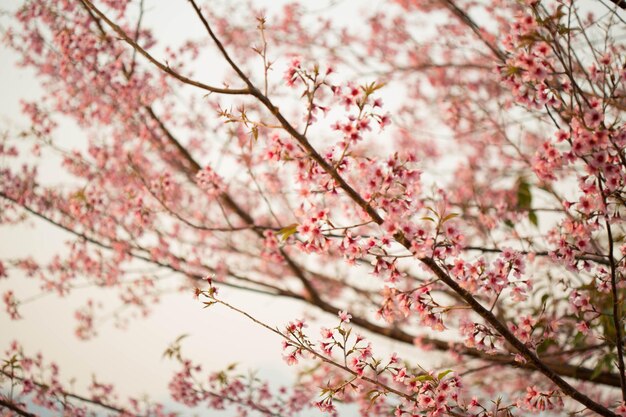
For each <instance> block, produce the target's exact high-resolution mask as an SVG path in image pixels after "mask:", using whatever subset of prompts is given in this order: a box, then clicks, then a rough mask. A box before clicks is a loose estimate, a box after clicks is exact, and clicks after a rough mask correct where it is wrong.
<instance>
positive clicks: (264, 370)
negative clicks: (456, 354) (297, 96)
mask: <svg viewBox="0 0 626 417" xmlns="http://www.w3.org/2000/svg"><path fill="white" fill-rule="evenodd" d="M146 3H147V5H148V9H149V10H150V11H149V13H148V14H147V15H146V23H147V25H148V26H152V27H158V28H159V29H158V31H157V32H156V35H157V38H159V39H167V41H168V43H169V42H170V41H171V42H172V43H175V40H176V39H179V38H180V39H182V38H184V37H186V36H187V35H188V34H189V32H190V29H189V27H185V26H183V27H184V28H185V30H186V32H183V31H181V27H180V26H181V25H180V23H181V22H183V21H184V20H185V18H186V17H187V16H188V12H189V10H188V4H187V2H186V1H184V0H171V1H168V2H164V1H157V0H148V1H147V2H146ZM282 3H284V2H283V1H280V2H278V1H272V0H265V4H267V5H272V8H275V7H277V5H278V4H282ZM304 3H307V2H304ZM371 3H376V2H368V3H367V4H371ZM16 4H17V2H16V3H13V2H9V1H4V2H2V3H1V4H0V9H5V10H6V9H7V8H9V9H12V8H14V7H15V5H16ZM309 4H311V3H309ZM351 4H352V5H353V3H351ZM361 4H366V3H365V2H364V3H361ZM341 7H342V8H340V9H339V10H342V9H345V8H346V5H345V4H342V5H341ZM346 12H348V10H347V9H346ZM352 13H353V12H352ZM338 15H341V14H340V13H338ZM0 21H2V22H6V20H0ZM3 24H4V23H3ZM197 29H198V30H200V27H199V25H198V28H197ZM15 61H16V56H15V55H14V54H13V53H12V52H10V51H8V50H7V49H6V48H4V47H0V62H2V64H3V65H0V91H2V95H1V97H2V98H1V99H0V130H2V131H4V130H14V131H15V130H17V129H23V128H25V127H27V120H26V119H25V118H24V117H22V116H21V115H20V113H19V108H20V105H19V101H20V99H35V98H36V97H37V96H38V95H39V94H40V91H41V90H40V87H39V86H38V82H37V80H36V79H35V77H34V74H33V72H32V71H29V70H25V69H23V68H16V67H15V65H14V64H15ZM209 76H210V74H209ZM59 133H62V134H63V135H64V136H67V137H66V138H64V145H65V147H66V148H70V147H71V146H72V144H79V143H80V142H81V141H82V140H83V138H82V137H81V134H80V131H79V130H78V129H76V128H75V127H73V126H72V125H71V124H68V126H67V127H65V126H64V130H62V131H60V132H59ZM57 136H58V135H57ZM3 163H6V161H3V160H1V159H0V165H1V164H3ZM54 166H55V165H54V164H53V163H50V166H45V167H44V169H49V170H50V169H51V170H53V171H52V172H50V171H48V172H50V175H51V178H53V179H54V180H58V179H59V178H60V177H56V176H58V175H61V174H60V173H59V172H58V171H57V170H55V168H54ZM0 181H2V179H1V178H0ZM30 225H31V227H27V226H24V225H20V226H16V227H1V228H0V259H7V258H14V257H21V256H27V255H31V256H33V257H35V258H36V259H47V258H49V257H50V256H51V255H52V254H55V253H57V252H58V251H59V250H62V247H63V242H64V241H65V240H66V239H67V238H68V237H69V236H68V235H67V234H66V233H65V232H62V231H60V230H58V229H56V228H54V227H53V226H50V225H47V224H44V223H43V222H42V221H38V220H33V221H32V222H30ZM38 286H39V283H38V282H37V281H35V280H32V279H28V278H27V277H25V276H23V275H21V274H19V273H16V272H15V271H12V272H11V274H10V278H9V279H8V280H1V281H0V294H2V293H4V292H5V291H7V290H9V289H11V290H13V291H14V292H15V293H16V296H17V297H18V299H26V298H29V297H31V296H33V295H36V294H38V293H39V292H40V291H39V288H38ZM101 293H102V290H100V289H95V290H94V289H80V290H75V291H74V292H73V293H72V294H71V295H70V296H69V297H66V298H58V297H57V296H56V295H48V296H45V297H42V298H38V299H36V300H34V301H32V302H29V303H27V304H25V305H23V306H21V308H20V313H21V314H22V316H23V319H22V320H19V321H11V320H10V319H9V318H8V316H7V314H6V313H5V312H4V311H1V312H0V351H4V349H5V348H6V347H8V345H9V343H10V341H12V340H15V339H17V340H19V341H20V342H21V343H22V344H23V346H24V348H25V350H26V352H27V353H30V354H32V353H35V352H37V351H41V352H43V353H44V356H45V358H46V359H47V360H53V361H55V362H56V363H57V364H58V365H59V366H60V369H61V373H62V379H63V380H64V381H68V380H69V379H71V378H77V384H76V386H77V391H78V392H79V393H84V391H81V388H82V387H84V385H86V384H87V383H88V382H89V381H90V379H91V375H97V377H98V380H99V381H101V382H115V383H116V387H117V389H118V392H119V393H121V394H122V396H125V395H132V396H137V395H142V394H149V395H150V396H151V398H153V399H158V400H160V401H165V402H168V401H169V394H168V392H167V382H168V381H169V378H170V376H171V375H172V372H173V370H174V369H176V366H175V363H174V362H173V361H168V360H166V359H162V354H163V351H164V350H165V349H166V347H167V346H168V345H169V344H170V343H171V342H172V341H173V340H174V339H175V338H176V337H177V336H179V335H181V334H185V333H187V334H190V335H191V336H190V337H189V338H187V339H186V340H185V342H184V344H183V351H184V352H186V353H187V355H188V357H190V358H192V359H195V360H197V361H198V362H200V363H203V364H204V366H205V369H206V370H211V369H215V370H218V369H222V368H224V367H225V366H226V365H227V364H229V363H232V362H239V363H241V369H242V370H246V369H257V370H259V373H260V376H262V377H268V378H270V379H271V380H272V381H274V382H276V383H277V384H285V383H289V381H291V380H292V378H293V375H294V373H295V369H293V368H290V367H288V366H287V365H286V364H285V363H284V362H283V360H282V358H281V341H280V340H279V339H278V338H277V337H276V336H275V335H272V334H270V333H268V331H266V330H264V329H261V328H259V327H258V326H256V325H254V324H252V323H251V322H249V321H247V319H246V318H244V317H242V316H238V315H235V314H234V313H231V312H228V311H226V309H224V308H221V307H213V308H211V309H209V310H203V309H202V305H201V303H199V302H198V301H195V300H194V298H193V295H192V294H191V293H188V294H174V295H169V296H165V297H164V298H163V300H162V302H161V303H160V304H158V305H157V306H156V307H155V308H154V310H153V314H152V315H151V316H150V317H148V318H147V319H137V320H133V321H131V322H130V324H129V326H128V328H127V329H126V330H120V329H117V328H115V327H114V326H113V322H112V321H108V322H106V323H104V324H102V325H101V326H99V328H98V332H99V335H98V336H97V337H96V338H95V339H93V340H90V341H86V342H85V341H79V340H78V339H77V338H76V337H75V336H74V327H75V324H76V323H75V321H74V320H73V319H72V317H73V312H74V310H75V309H76V308H77V307H79V306H81V305H83V304H84V302H85V300H86V299H87V298H89V297H96V298H97V297H99V296H101ZM98 294H100V295H98ZM110 296H111V297H115V296H116V295H115V294H114V292H111V293H110ZM222 296H223V298H225V299H227V300H230V301H232V302H233V304H235V305H237V306H239V307H243V308H244V309H245V310H247V311H249V312H250V313H252V314H253V315H254V316H255V317H257V318H260V319H261V320H263V321H265V322H267V323H268V324H270V325H274V326H276V325H279V326H282V325H285V324H286V323H287V321H288V320H290V319H293V318H298V317H302V316H303V314H304V312H305V311H306V309H305V308H304V307H303V305H302V304H299V303H296V302H294V301H288V300H284V299H278V298H272V297H266V296H259V295H251V294H249V293H244V292H241V291H236V290H228V289H225V290H223V291H222ZM309 311H310V310H309ZM325 319H326V320H327V324H331V325H332V324H335V323H336V319H335V318H334V317H331V316H330V315H326V316H325ZM313 336H314V337H315V338H316V337H317V334H314V335H313ZM375 342H376V343H375V346H376V348H377V349H378V352H379V353H383V352H381V351H380V349H384V348H387V350H388V351H389V352H391V351H394V350H397V351H400V352H402V351H404V352H407V353H408V352H410V351H412V352H416V351H415V350H412V349H410V348H408V347H405V346H398V345H397V344H395V343H392V342H390V341H386V340H385V341H383V340H378V339H375ZM198 411H200V410H198ZM203 414H205V413H203Z"/></svg>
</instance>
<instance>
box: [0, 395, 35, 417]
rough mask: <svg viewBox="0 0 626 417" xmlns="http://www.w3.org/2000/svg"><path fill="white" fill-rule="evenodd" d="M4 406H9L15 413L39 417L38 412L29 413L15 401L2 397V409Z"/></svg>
mask: <svg viewBox="0 0 626 417" xmlns="http://www.w3.org/2000/svg"><path fill="white" fill-rule="evenodd" d="M2 408H8V409H9V410H11V411H13V412H14V413H17V414H19V415H20V416H24V417H37V415H36V414H33V413H29V412H28V411H25V410H23V409H21V408H20V407H18V406H17V405H16V404H15V403H12V402H11V401H9V400H6V399H4V398H2V397H0V409H2Z"/></svg>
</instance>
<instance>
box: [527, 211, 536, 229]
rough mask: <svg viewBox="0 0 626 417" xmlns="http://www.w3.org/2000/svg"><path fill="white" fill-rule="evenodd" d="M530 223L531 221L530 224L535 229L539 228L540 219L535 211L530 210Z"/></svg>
mask: <svg viewBox="0 0 626 417" xmlns="http://www.w3.org/2000/svg"><path fill="white" fill-rule="evenodd" d="M528 221H530V223H531V224H532V225H533V226H535V227H538V226H539V219H538V218H537V213H536V212H535V210H530V211H529V212H528Z"/></svg>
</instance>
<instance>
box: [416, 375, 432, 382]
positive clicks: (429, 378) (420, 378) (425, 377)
mask: <svg viewBox="0 0 626 417" xmlns="http://www.w3.org/2000/svg"><path fill="white" fill-rule="evenodd" d="M415 380H416V381H420V382H424V381H434V380H435V378H433V377H432V376H431V375H428V374H424V375H420V376H418V377H417V378H415Z"/></svg>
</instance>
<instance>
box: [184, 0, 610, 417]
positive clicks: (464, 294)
mask: <svg viewBox="0 0 626 417" xmlns="http://www.w3.org/2000/svg"><path fill="white" fill-rule="evenodd" d="M189 2H190V3H191V5H192V6H193V8H194V10H195V11H196V14H197V15H198V18H199V19H200V20H201V22H202V24H203V25H204V27H205V29H206V30H207V32H208V34H209V36H210V37H211V39H213V41H214V42H215V44H216V45H217V47H218V49H219V50H220V51H221V52H222V55H223V56H224V58H225V59H226V61H227V62H228V63H229V64H230V66H231V67H232V68H233V70H234V71H235V72H236V73H237V74H239V76H240V77H241V79H242V80H243V81H244V83H245V84H246V85H247V86H248V89H249V91H250V94H252V95H253V96H254V97H256V98H257V99H258V100H259V101H260V102H261V103H263V105H264V106H265V107H266V108H267V109H268V110H269V111H270V112H271V113H272V114H273V115H274V117H276V119H277V120H278V121H279V122H280V124H281V125H282V126H283V128H284V129H285V130H286V131H287V132H288V133H289V134H290V135H291V136H292V137H293V138H294V139H295V140H296V141H297V142H298V143H299V144H300V145H301V146H302V147H303V148H304V149H305V150H306V151H307V153H308V154H309V156H310V157H311V158H312V159H313V160H314V161H315V162H317V163H318V164H319V165H320V166H321V167H322V169H324V171H325V172H326V173H327V174H328V175H330V176H331V177H332V178H333V179H334V180H335V182H336V183H337V184H338V186H339V188H341V189H342V190H343V191H344V192H345V193H346V194H348V196H349V197H350V198H351V199H352V200H353V201H354V202H355V203H357V204H358V205H359V206H360V207H361V208H362V209H363V210H364V211H365V212H367V213H368V214H369V216H370V217H371V218H372V220H374V221H375V222H376V223H378V224H382V223H383V218H382V217H381V216H380V214H378V212H376V210H374V208H373V207H372V206H371V205H370V204H369V203H368V202H367V201H365V200H364V199H363V197H362V196H361V195H360V194H359V193H358V192H357V191H355V190H354V189H353V188H352V187H351V186H350V185H349V184H348V183H347V182H346V181H345V180H344V179H343V178H342V177H341V176H340V175H339V173H338V172H337V171H336V170H335V169H334V168H333V167H332V165H330V164H329V163H328V162H327V161H326V160H325V159H324V158H323V157H322V156H321V155H320V154H319V153H318V152H317V151H316V150H315V149H314V148H313V146H312V145H311V144H310V143H309V141H308V139H307V138H306V137H305V136H304V135H302V134H301V133H300V132H298V131H297V130H296V129H295V128H294V127H293V126H292V125H291V124H290V123H289V122H288V121H287V119H285V117H284V116H283V115H282V114H281V112H280V111H279V110H278V108H277V107H276V106H274V105H273V103H272V102H271V101H270V99H269V98H268V97H266V96H265V95H263V93H261V91H260V90H259V89H258V88H256V87H255V86H254V84H253V83H252V82H251V81H250V79H249V78H248V77H247V76H246V75H245V74H244V73H243V71H242V70H241V69H240V68H239V67H238V66H237V64H235V63H234V62H233V61H232V59H231V58H230V56H229V54H228V53H227V52H226V49H225V48H224V46H223V45H222V43H221V41H220V40H219V39H218V38H217V36H216V35H215V34H214V33H213V30H212V29H211V27H210V25H209V23H208V22H207V20H206V19H205V17H204V15H203V14H202V12H201V10H200V8H199V7H198V5H197V4H196V3H195V1H194V0H189ZM448 3H449V4H450V5H452V6H454V3H452V2H451V1H448ZM455 7H456V6H455ZM477 33H479V32H477ZM497 55H498V54H497ZM498 57H499V58H500V59H503V56H501V55H498ZM395 238H396V241H397V242H398V243H400V244H401V245H402V246H404V247H405V248H407V249H410V247H411V244H410V241H409V240H408V239H407V238H406V237H405V236H404V235H403V234H402V233H398V234H396V236H395ZM419 260H420V261H421V262H422V263H423V264H424V265H426V266H427V267H428V268H429V269H430V270H431V271H432V272H433V273H434V274H435V275H436V276H437V277H438V278H439V279H440V280H441V281H443V282H444V283H445V284H446V285H448V286H449V287H450V288H452V289H453V290H454V291H455V292H456V293H457V294H459V296H461V298H463V300H464V301H465V302H466V303H467V304H468V305H469V306H470V307H471V308H472V309H473V310H474V311H475V312H476V313H477V314H478V315H479V316H481V317H482V318H483V319H484V320H485V321H486V322H487V323H489V324H490V325H491V326H492V327H493V328H494V329H495V330H496V331H497V332H498V333H500V335H502V337H504V339H505V340H506V341H507V342H509V343H510V344H511V345H512V346H513V347H514V348H515V349H516V350H517V351H518V352H519V353H520V354H521V355H522V356H524V357H525V358H526V359H527V360H528V361H530V362H531V363H532V364H533V365H534V366H535V367H536V368H537V370H539V371H540V372H541V373H543V374H544V375H545V376H546V377H548V379H550V380H551V381H552V382H553V383H554V384H555V385H557V386H558V387H559V388H560V389H561V391H562V392H563V393H564V394H565V395H567V396H569V397H571V398H573V399H575V400H576V401H578V402H579V403H581V404H583V405H585V406H586V407H587V408H589V409H590V410H592V411H595V412H596V413H598V414H601V415H604V416H611V417H613V416H615V413H613V412H612V411H611V410H609V409H608V408H606V407H604V406H603V405H602V404H599V403H597V402H595V401H593V400H592V399H591V398H589V397H588V396H586V395H585V394H583V393H582V392H580V391H578V390H577V389H576V388H574V387H573V386H572V385H570V384H569V383H568V382H567V381H565V380H564V379H563V378H561V377H560V376H559V375H558V374H557V373H556V372H555V371H553V370H552V369H550V367H548V366H547V365H546V364H545V363H544V362H543V361H542V360H541V359H540V358H539V357H538V356H537V355H536V354H535V353H534V352H533V351H531V350H530V349H529V348H528V347H527V346H526V345H525V344H524V343H523V342H521V341H520V340H519V339H518V338H517V337H516V336H515V335H514V334H513V333H512V332H511V331H510V330H509V329H508V328H507V327H506V325H504V324H502V323H501V322H500V321H499V320H498V318H497V317H496V316H495V315H494V314H493V313H492V312H491V311H489V310H487V309H486V308H485V307H483V306H482V305H481V304H480V302H478V300H476V299H475V298H474V297H473V295H472V294H471V293H469V292H468V291H467V290H465V289H464V288H463V287H461V286H460V285H459V284H458V283H457V282H456V281H455V280H454V279H453V278H452V277H450V276H449V275H448V274H447V273H446V272H445V271H444V270H443V269H441V268H440V267H439V265H437V263H436V262H435V261H434V260H433V259H432V258H420V259H419Z"/></svg>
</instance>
